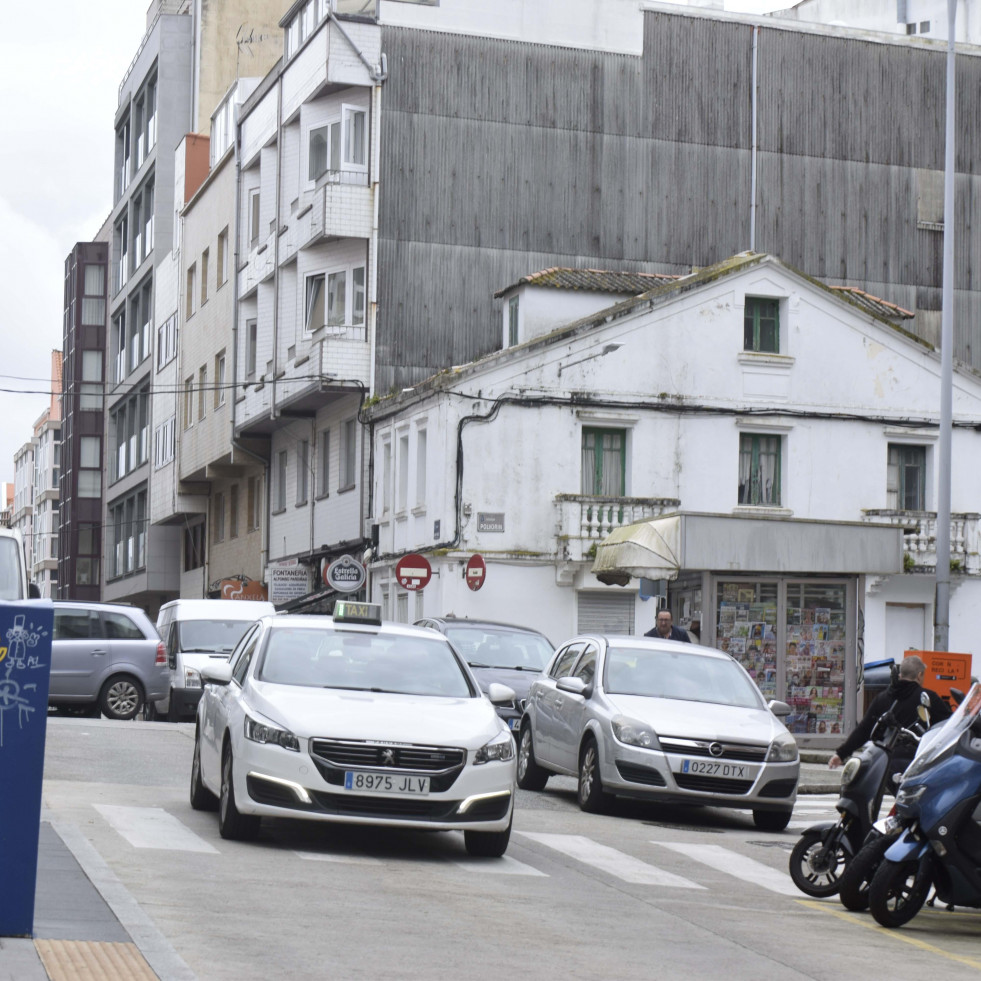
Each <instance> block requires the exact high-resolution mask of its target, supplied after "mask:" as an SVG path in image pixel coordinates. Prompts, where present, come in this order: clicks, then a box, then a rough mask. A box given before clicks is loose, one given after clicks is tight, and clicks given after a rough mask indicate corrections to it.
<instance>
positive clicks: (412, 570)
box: [395, 552, 433, 591]
mask: <svg viewBox="0 0 981 981" xmlns="http://www.w3.org/2000/svg"><path fill="white" fill-rule="evenodd" d="M432 577H433V570H432V567H431V566H430V565H429V560H428V559H427V558H426V557H425V556H424V555H418V554H417V553H415V552H412V553H411V554H410V555H403V556H402V558H400V559H399V560H398V562H396V563H395V578H396V579H397V580H398V582H399V585H400V586H401V587H402V588H403V589H408V590H412V591H415V590H417V589H424V588H425V587H426V584H427V583H428V582H429V580H430V579H432Z"/></svg>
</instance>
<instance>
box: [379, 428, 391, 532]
mask: <svg viewBox="0 0 981 981" xmlns="http://www.w3.org/2000/svg"><path fill="white" fill-rule="evenodd" d="M381 504H382V514H387V513H388V512H389V511H390V510H391V507H392V441H391V440H390V439H386V440H385V442H384V445H383V446H382V485H381Z"/></svg>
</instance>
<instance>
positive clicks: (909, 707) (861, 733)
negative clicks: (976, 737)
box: [838, 678, 950, 760]
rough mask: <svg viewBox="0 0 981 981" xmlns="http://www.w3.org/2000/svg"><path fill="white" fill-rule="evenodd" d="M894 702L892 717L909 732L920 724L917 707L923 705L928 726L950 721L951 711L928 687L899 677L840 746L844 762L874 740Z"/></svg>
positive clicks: (875, 699) (908, 753)
mask: <svg viewBox="0 0 981 981" xmlns="http://www.w3.org/2000/svg"><path fill="white" fill-rule="evenodd" d="M893 702H895V703H896V707H895V708H894V709H893V715H894V716H895V717H896V721H897V722H898V723H899V724H900V725H901V726H903V728H906V729H908V728H909V727H910V726H912V725H913V723H915V722H916V721H918V719H919V715H918V713H917V708H918V707H919V706H920V705H922V706H923V707H924V708H925V709H926V710H927V712H928V713H929V714H930V721H929V722H927V726H932V725H936V723H938V722H942V721H943V720H944V719H949V718H950V708H949V707H948V705H947V703H946V702H945V701H944V700H943V699H942V698H941V697H940V696H939V695H938V694H937V693H936V692H934V691H930V689H929V688H922V687H921V686H920V685H919V684H917V682H915V681H912V680H908V679H903V678H900V679H899V680H897V681H894V682H893V683H892V684H891V685H890V686H889V687H888V688H887V689H886V690H885V691H884V692H880V693H879V694H878V695H876V696H875V698H874V699H872V704H871V705H870V706H869V710H868V712H866V713H865V716H864V718H863V719H862V721H861V722H859V724H858V725H857V726H855V729H854V730H853V731H852V733H851V735H850V736H849V737H848V738H847V739H846V740H845V741H844V742H843V743H842V744H841V745H840V746H839V747H838V758H839V759H842V760H844V759H846V758H847V757H849V756H851V754H852V753H854V752H855V750H856V749H858V747H859V746H861V745H862V744H863V743H867V742H868V741H869V739H871V737H872V730H873V729H874V728H875V724H876V722H878V721H879V717H880V716H881V715H882V713H883V712H885V711H886V710H887V709H888V708H889V706H890V705H892V703H893ZM896 755H909V756H912V752H911V751H907V753H905V754H902V753H897V754H896Z"/></svg>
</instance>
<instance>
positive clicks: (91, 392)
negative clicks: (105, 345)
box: [78, 351, 102, 411]
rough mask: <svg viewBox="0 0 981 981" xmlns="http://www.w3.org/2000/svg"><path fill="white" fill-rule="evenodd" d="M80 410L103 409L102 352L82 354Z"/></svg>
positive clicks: (84, 352)
mask: <svg viewBox="0 0 981 981" xmlns="http://www.w3.org/2000/svg"><path fill="white" fill-rule="evenodd" d="M78 407H79V409H83V410H89V409H95V410H97V411H101V409H102V352H101V351H83V352H82V394H81V398H80V399H79V403H78Z"/></svg>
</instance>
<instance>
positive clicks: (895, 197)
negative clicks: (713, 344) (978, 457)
mask: <svg viewBox="0 0 981 981" xmlns="http://www.w3.org/2000/svg"><path fill="white" fill-rule="evenodd" d="M754 40H755V46H756V47H755V50H756V73H757V103H756V122H757V146H758V149H757V153H756V165H757V190H756V210H755V242H752V238H751V222H752V218H751V215H752V211H753V209H752V207H751V204H752V201H751V198H752V193H751V188H752V164H753V145H752V144H753V112H754V103H753V98H752V79H753V68H754ZM382 50H384V51H385V52H386V55H387V58H388V71H389V77H388V79H387V81H386V82H385V84H384V87H383V94H382V114H381V117H382V118H381V127H382V131H381V145H382V146H383V147H384V152H383V154H382V158H381V188H380V208H381V210H380V242H379V266H380V268H381V269H382V270H383V271H384V275H380V276H379V297H378V298H379V316H378V348H377V369H378V374H377V390H378V391H379V392H381V393H383V392H385V391H386V390H387V389H388V388H389V387H391V386H393V385H395V386H402V385H405V384H410V383H412V382H414V381H418V380H419V379H420V378H421V377H424V376H426V375H429V374H431V373H432V371H433V370H435V369H437V368H440V367H444V366H447V365H451V364H461V363H464V362H466V361H469V360H471V359H472V358H474V357H477V356H480V355H482V354H485V353H487V352H489V351H492V350H495V349H497V348H499V347H500V344H501V326H500V324H501V321H500V309H499V302H500V301H495V300H494V299H493V293H494V291H495V290H497V289H500V288H501V287H503V286H506V285H508V284H510V283H512V282H514V281H515V280H517V279H519V278H520V277H521V276H523V275H526V274H528V273H530V272H534V271H536V270H538V269H542V268H546V267H549V266H556V265H562V266H580V267H592V268H603V269H621V270H633V271H647V272H666V273H684V272H687V271H690V269H691V267H692V266H693V265H696V266H702V265H709V264H711V263H714V262H717V261H719V260H721V259H724V258H725V257H727V256H729V255H732V254H734V253H736V252H740V251H743V250H746V249H749V248H750V246H751V244H754V245H755V248H756V250H757V251H760V252H770V253H772V254H775V255H777V256H779V257H780V258H781V259H783V260H784V261H785V262H787V263H789V264H790V265H792V266H795V267H796V268H798V269H800V270H801V271H802V272H804V273H807V274H809V275H811V276H814V277H817V278H819V279H821V280H823V281H825V282H827V283H829V284H848V285H853V286H858V287H860V288H862V289H865V290H868V291H869V292H871V293H873V294H875V295H877V296H881V297H883V298H884V299H887V300H890V301H892V302H893V303H897V304H899V305H900V306H902V307H904V308H906V309H908V310H911V311H914V312H915V314H916V317H915V320H914V321H912V324H913V329H914V330H916V331H917V332H918V333H919V334H921V336H923V337H925V338H926V339H928V340H930V341H933V342H936V341H937V340H938V338H939V326H940V313H939V310H940V289H941V280H942V251H943V234H942V225H941V226H940V227H939V228H938V223H939V222H942V203H943V173H942V171H943V159H944V146H943V133H944V100H945V46H944V45H942V44H936V43H932V44H931V43H929V42H926V43H924V42H912V43H911V42H908V41H906V40H905V39H895V38H887V37H885V36H883V37H882V38H881V39H876V38H873V37H871V36H859V35H852V36H845V35H842V34H836V33H835V32H834V31H833V30H832V29H827V30H815V31H808V30H803V31H802V30H799V29H797V28H796V26H795V27H790V28H788V27H776V26H774V27H771V26H768V25H766V26H761V27H759V29H758V32H757V36H756V37H755V39H754V28H753V25H752V24H751V23H748V22H746V21H736V20H732V19H725V18H712V17H708V16H691V15H688V14H685V13H678V14H673V13H665V12H661V11H647V12H645V15H644V45H643V55H642V56H640V57H637V56H634V55H619V54H610V53H604V52H597V51H586V50H576V49H571V48H559V47H550V46H544V45H538V44H524V43H519V42H513V41H503V40H494V39H487V38H476V37H466V36H461V35H454V34H447V33H436V32H429V31H421V30H412V29H407V28H402V27H399V28H394V27H387V28H384V27H383V40H382ZM979 91H981V58H979V57H978V54H977V53H975V49H965V50H964V51H959V53H958V64H957V92H958V100H957V103H958V108H957V140H958V145H957V171H958V175H957V184H956V192H957V195H956V202H957V205H956V210H957V217H958V225H957V228H956V233H957V241H956V266H957V268H956V275H955V289H956V309H955V334H956V345H955V351H954V356H955V357H956V358H959V359H960V360H963V361H965V362H966V363H968V364H971V365H973V366H974V367H975V368H979V369H981V281H979V277H978V276H975V275H974V273H973V270H974V269H975V268H976V267H977V266H978V258H979V255H978V253H979V249H981V242H979V241H978V240H977V233H976V232H975V229H979V228H981V155H979V153H978V150H979V142H981V119H979V114H978V93H979ZM938 209H939V211H938Z"/></svg>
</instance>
